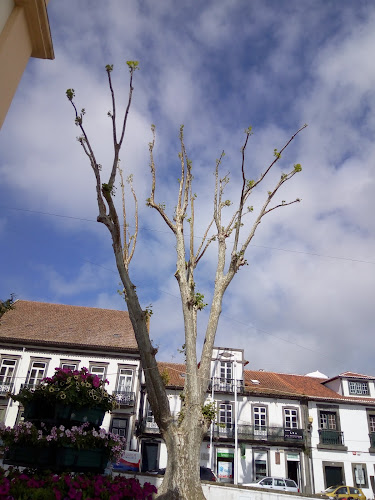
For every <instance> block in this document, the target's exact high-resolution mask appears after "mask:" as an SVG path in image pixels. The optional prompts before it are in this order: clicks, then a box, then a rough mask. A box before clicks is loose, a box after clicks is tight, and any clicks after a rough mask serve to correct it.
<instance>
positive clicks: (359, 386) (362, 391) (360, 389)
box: [349, 380, 370, 396]
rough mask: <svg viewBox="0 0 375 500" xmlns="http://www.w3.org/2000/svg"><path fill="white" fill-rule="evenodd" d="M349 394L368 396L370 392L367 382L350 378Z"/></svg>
mask: <svg viewBox="0 0 375 500" xmlns="http://www.w3.org/2000/svg"><path fill="white" fill-rule="evenodd" d="M349 394H355V395H357V396H368V395H369V394H370V393H369V388H368V382H362V381H361V382H360V381H356V380H350V381H349Z"/></svg>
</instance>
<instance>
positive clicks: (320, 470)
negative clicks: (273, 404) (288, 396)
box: [309, 403, 375, 498]
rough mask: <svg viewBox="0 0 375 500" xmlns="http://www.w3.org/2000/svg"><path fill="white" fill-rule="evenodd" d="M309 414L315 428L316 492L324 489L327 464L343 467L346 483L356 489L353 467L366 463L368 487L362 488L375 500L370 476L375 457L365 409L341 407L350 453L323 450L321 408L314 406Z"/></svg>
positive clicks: (342, 422)
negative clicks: (320, 439) (320, 420)
mask: <svg viewBox="0 0 375 500" xmlns="http://www.w3.org/2000/svg"><path fill="white" fill-rule="evenodd" d="M312 406H313V407H312V408H311V409H310V411H309V413H310V416H312V417H313V419H314V421H313V425H312V442H311V445H312V457H313V470H314V482H315V492H316V493H320V492H322V491H324V489H325V481H324V464H332V465H333V464H342V465H343V471H344V476H345V484H346V485H348V486H356V485H355V484H354V479H353V470H352V465H353V464H365V466H366V474H367V483H368V487H367V488H362V490H363V493H364V494H365V495H366V497H367V498H373V497H374V493H373V491H372V489H371V484H370V476H373V475H374V472H375V471H374V466H375V454H370V453H369V448H370V439H369V428H368V421H367V412H366V407H365V406H363V405H348V404H346V405H343V404H340V406H339V415H340V428H341V431H342V432H343V437H344V445H345V446H346V447H347V451H344V450H335V449H334V448H331V449H321V448H319V447H318V445H319V427H320V426H319V419H318V413H319V412H318V410H319V409H318V408H317V407H316V404H315V403H312Z"/></svg>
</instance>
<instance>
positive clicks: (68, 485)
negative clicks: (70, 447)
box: [0, 469, 157, 500]
mask: <svg viewBox="0 0 375 500" xmlns="http://www.w3.org/2000/svg"><path fill="white" fill-rule="evenodd" d="M156 492H157V490H156V488H155V486H153V485H151V484H150V483H145V484H144V485H143V486H141V485H140V483H139V481H138V480H137V479H134V478H131V479H127V478H124V477H122V476H116V477H113V478H112V477H108V476H101V475H94V476H93V475H91V474H90V475H86V474H75V475H71V474H68V473H64V474H61V475H60V474H49V473H46V474H36V473H35V471H29V470H27V469H26V470H24V471H22V472H21V471H19V470H17V469H9V470H7V471H4V470H3V469H0V499H1V500H2V499H7V500H17V499H18V500H19V499H21V498H28V499H35V500H36V499H38V500H52V499H56V500H63V499H68V498H69V499H73V500H74V499H75V500H83V499H87V500H88V499H90V498H97V499H103V500H121V499H123V498H129V499H134V500H151V499H152V495H153V493H156Z"/></svg>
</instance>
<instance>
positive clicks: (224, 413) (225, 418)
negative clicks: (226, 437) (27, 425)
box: [219, 403, 233, 434]
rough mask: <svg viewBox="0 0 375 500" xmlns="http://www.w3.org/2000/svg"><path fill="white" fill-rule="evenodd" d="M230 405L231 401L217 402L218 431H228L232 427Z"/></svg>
mask: <svg viewBox="0 0 375 500" xmlns="http://www.w3.org/2000/svg"><path fill="white" fill-rule="evenodd" d="M232 422H233V419H232V405H231V403H220V404H219V432H220V433H224V434H226V433H228V431H230V430H231V429H232Z"/></svg>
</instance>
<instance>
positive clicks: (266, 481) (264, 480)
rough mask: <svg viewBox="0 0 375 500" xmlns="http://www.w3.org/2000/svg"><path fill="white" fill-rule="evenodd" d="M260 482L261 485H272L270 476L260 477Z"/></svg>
mask: <svg viewBox="0 0 375 500" xmlns="http://www.w3.org/2000/svg"><path fill="white" fill-rule="evenodd" d="M260 484H261V485H262V486H272V477H266V478H265V479H262V481H260Z"/></svg>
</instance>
